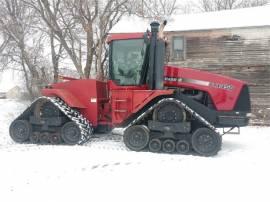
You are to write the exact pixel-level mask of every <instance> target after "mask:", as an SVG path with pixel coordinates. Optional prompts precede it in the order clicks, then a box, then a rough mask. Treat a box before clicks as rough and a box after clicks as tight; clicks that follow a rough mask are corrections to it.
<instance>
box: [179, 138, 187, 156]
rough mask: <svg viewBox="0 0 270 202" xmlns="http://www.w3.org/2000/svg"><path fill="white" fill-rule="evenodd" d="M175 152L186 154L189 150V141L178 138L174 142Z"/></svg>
mask: <svg viewBox="0 0 270 202" xmlns="http://www.w3.org/2000/svg"><path fill="white" fill-rule="evenodd" d="M176 152H177V153H179V154H187V153H188V152H189V143H188V141H186V140H179V141H177V143H176Z"/></svg>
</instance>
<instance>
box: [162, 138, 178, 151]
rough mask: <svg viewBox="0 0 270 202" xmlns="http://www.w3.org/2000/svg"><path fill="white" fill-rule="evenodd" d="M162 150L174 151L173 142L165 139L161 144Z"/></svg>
mask: <svg viewBox="0 0 270 202" xmlns="http://www.w3.org/2000/svg"><path fill="white" fill-rule="evenodd" d="M162 150H163V151H164V152H165V153H173V152H174V151H175V142H174V141H173V140H171V139H167V140H165V141H164V142H163V144H162Z"/></svg>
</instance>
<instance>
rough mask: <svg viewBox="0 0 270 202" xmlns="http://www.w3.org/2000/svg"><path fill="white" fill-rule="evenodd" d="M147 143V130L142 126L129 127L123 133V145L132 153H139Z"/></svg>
mask: <svg viewBox="0 0 270 202" xmlns="http://www.w3.org/2000/svg"><path fill="white" fill-rule="evenodd" d="M148 142H149V129H148V128H147V127H146V126H144V125H134V126H131V127H129V128H128V129H126V130H125V132H124V143H125V145H126V146H127V147H128V148H129V149H131V150H133V151H140V150H142V149H144V148H145V147H146V146H147V144H148Z"/></svg>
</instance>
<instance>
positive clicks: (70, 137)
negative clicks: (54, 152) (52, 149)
mask: <svg viewBox="0 0 270 202" xmlns="http://www.w3.org/2000/svg"><path fill="white" fill-rule="evenodd" d="M81 136H82V134H81V130H80V128H79V127H78V126H77V125H76V124H75V123H74V122H67V123H65V124H64V125H63V127H62V128H61V137H62V139H63V140H64V142H65V143H66V144H68V145H75V144H77V143H79V141H80V140H81Z"/></svg>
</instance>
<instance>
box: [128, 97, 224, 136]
mask: <svg viewBox="0 0 270 202" xmlns="http://www.w3.org/2000/svg"><path fill="white" fill-rule="evenodd" d="M168 101H169V102H175V103H178V104H180V105H181V106H182V107H183V108H184V109H185V110H186V111H188V112H189V113H190V114H191V115H192V117H194V118H195V119H196V120H198V121H200V122H201V123H202V124H204V125H205V126H207V127H208V128H210V129H212V130H213V131H215V132H216V133H217V134H219V132H218V130H217V129H216V128H215V126H213V125H212V124H211V123H209V122H208V121H207V120H206V119H205V118H203V117H202V116H201V115H200V114H198V113H197V112H195V111H194V110H193V109H191V108H190V107H189V106H187V105H186V104H185V103H183V102H181V101H180V100H177V99H175V98H164V99H161V100H159V101H158V102H157V103H156V104H154V105H152V106H151V107H149V108H148V109H147V110H146V111H145V112H144V113H142V114H141V115H140V116H138V117H137V118H136V119H134V120H133V121H132V122H130V123H129V124H128V125H127V126H126V127H125V128H124V131H125V130H126V129H127V128H129V127H130V126H133V125H135V124H136V123H138V122H139V121H140V120H142V119H143V118H145V117H146V116H147V115H148V114H150V113H151V112H152V111H153V110H154V109H155V108H156V107H158V106H159V105H161V104H162V103H164V102H168Z"/></svg>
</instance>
